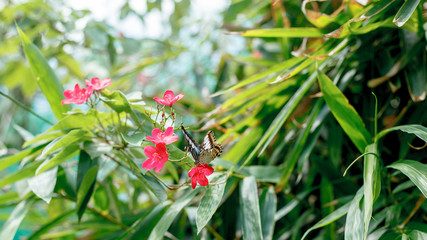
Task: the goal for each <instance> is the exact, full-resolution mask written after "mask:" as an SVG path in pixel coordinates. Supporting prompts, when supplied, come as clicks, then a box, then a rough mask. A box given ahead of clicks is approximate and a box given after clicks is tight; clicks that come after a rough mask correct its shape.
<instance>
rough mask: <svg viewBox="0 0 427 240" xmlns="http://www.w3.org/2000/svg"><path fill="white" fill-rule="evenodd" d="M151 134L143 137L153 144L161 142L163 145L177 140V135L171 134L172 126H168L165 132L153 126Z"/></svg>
mask: <svg viewBox="0 0 427 240" xmlns="http://www.w3.org/2000/svg"><path fill="white" fill-rule="evenodd" d="M151 135H153V136H146V137H145V138H146V139H147V140H148V141H151V142H152V143H154V144H159V143H163V144H165V145H168V144H171V143H173V142H176V141H178V136H177V135H175V134H173V127H168V128H167V129H166V131H165V132H162V130H160V129H158V128H155V129H153V131H152V132H151Z"/></svg>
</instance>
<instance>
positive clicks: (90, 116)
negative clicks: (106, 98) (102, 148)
mask: <svg viewBox="0 0 427 240" xmlns="http://www.w3.org/2000/svg"><path fill="white" fill-rule="evenodd" d="M97 115H98V118H99V120H101V122H103V123H106V121H108V122H111V118H112V114H108V113H99V112H96V110H93V109H91V110H89V111H88V112H87V113H86V114H84V113H81V112H75V113H72V114H68V115H67V116H66V117H64V118H63V119H61V120H59V121H58V122H57V123H56V124H55V125H54V126H52V127H51V128H49V129H48V130H47V132H52V131H57V130H69V129H76V128H81V129H83V130H87V131H91V130H93V128H94V127H95V126H97V125H99V121H98V119H97Z"/></svg>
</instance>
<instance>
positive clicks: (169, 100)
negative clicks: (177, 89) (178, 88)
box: [153, 90, 184, 107]
mask: <svg viewBox="0 0 427 240" xmlns="http://www.w3.org/2000/svg"><path fill="white" fill-rule="evenodd" d="M183 97H184V94H178V95H176V96H174V93H173V91H171V90H167V91H166V92H165V94H163V99H161V98H158V97H155V98H153V99H154V101H156V102H157V103H158V104H162V105H167V106H169V107H172V105H173V104H174V103H175V102H176V101H178V100H180V99H181V98H183Z"/></svg>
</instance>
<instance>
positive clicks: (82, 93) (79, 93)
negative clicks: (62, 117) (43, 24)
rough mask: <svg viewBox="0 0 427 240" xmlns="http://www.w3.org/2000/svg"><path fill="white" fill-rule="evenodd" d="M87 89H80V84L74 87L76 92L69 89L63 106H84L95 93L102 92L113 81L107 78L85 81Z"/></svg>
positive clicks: (66, 91) (65, 93)
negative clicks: (72, 104)
mask: <svg viewBox="0 0 427 240" xmlns="http://www.w3.org/2000/svg"><path fill="white" fill-rule="evenodd" d="M85 82H86V86H87V88H80V86H79V84H76V85H75V86H74V90H71V89H67V90H65V91H64V96H65V99H64V100H62V101H61V104H71V103H74V104H82V103H85V102H86V101H87V100H88V99H89V98H90V96H92V93H93V92H94V91H101V90H102V89H104V88H106V87H108V86H110V85H111V80H110V79H109V78H106V79H104V80H100V79H99V78H97V77H95V78H92V79H91V81H90V82H89V81H88V80H85Z"/></svg>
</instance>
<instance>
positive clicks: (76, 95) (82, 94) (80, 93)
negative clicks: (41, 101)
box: [61, 84, 93, 104]
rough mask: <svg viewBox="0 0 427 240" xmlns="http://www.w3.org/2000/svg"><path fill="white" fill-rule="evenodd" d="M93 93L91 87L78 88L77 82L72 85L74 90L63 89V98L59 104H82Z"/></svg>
mask: <svg viewBox="0 0 427 240" xmlns="http://www.w3.org/2000/svg"><path fill="white" fill-rule="evenodd" d="M92 93H93V88H92V87H88V88H80V86H79V84H76V85H75V86H74V90H71V89H67V90H65V91H64V96H65V99H64V100H62V101H61V104H71V103H75V104H82V103H84V102H86V101H87V100H88V99H89V98H90V96H91V95H92Z"/></svg>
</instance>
